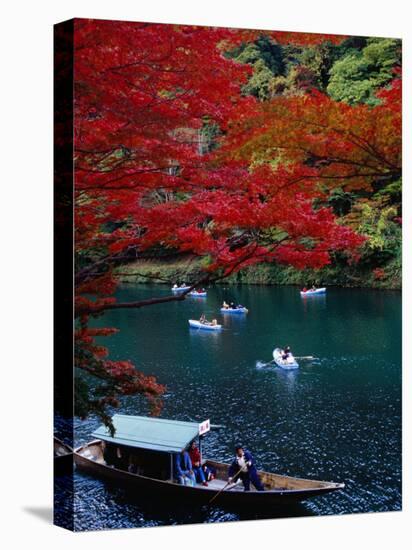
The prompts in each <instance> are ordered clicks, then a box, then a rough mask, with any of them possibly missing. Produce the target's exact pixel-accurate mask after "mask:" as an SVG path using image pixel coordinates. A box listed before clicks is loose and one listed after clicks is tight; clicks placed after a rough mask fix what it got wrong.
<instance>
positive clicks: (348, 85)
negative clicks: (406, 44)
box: [327, 38, 400, 105]
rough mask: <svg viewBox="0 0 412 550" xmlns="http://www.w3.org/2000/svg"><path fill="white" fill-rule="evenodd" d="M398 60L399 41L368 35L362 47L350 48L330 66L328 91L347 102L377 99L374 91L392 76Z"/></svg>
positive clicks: (374, 102) (370, 103) (373, 100)
mask: <svg viewBox="0 0 412 550" xmlns="http://www.w3.org/2000/svg"><path fill="white" fill-rule="evenodd" d="M399 63H400V42H399V41H398V40H395V39H390V38H371V39H368V40H367V45H366V46H365V47H364V48H363V49H362V50H361V51H359V50H357V49H351V50H348V52H347V54H346V55H345V56H344V57H343V58H341V59H338V60H337V61H336V62H335V63H334V65H333V66H332V68H331V69H330V81H329V84H328V86H327V92H328V94H329V95H330V96H331V97H332V98H333V99H335V100H337V101H346V102H347V103H351V104H353V103H367V104H369V105H376V104H378V103H379V100H378V99H377V97H376V95H375V92H376V90H377V89H378V88H380V87H382V86H384V85H385V84H387V83H388V82H389V81H390V80H391V79H392V78H393V68H394V67H395V66H396V65H398V64H399Z"/></svg>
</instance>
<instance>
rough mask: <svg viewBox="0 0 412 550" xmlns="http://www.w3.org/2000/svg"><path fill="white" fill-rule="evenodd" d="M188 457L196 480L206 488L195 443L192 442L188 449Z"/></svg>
mask: <svg viewBox="0 0 412 550" xmlns="http://www.w3.org/2000/svg"><path fill="white" fill-rule="evenodd" d="M189 456H190V460H191V461H192V468H193V471H194V473H195V476H196V480H197V481H198V482H199V480H200V482H201V483H202V485H204V486H205V487H207V485H208V483H207V481H206V479H205V474H204V473H203V470H202V463H201V457H200V451H199V449H198V448H197V447H196V443H195V442H194V441H192V443H191V445H190V447H189Z"/></svg>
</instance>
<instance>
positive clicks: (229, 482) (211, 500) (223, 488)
mask: <svg viewBox="0 0 412 550" xmlns="http://www.w3.org/2000/svg"><path fill="white" fill-rule="evenodd" d="M241 471H242V469H240V470H238V472H237V474H235V475H234V476H233V477H232V481H228V482H227V483H226V485H225V486H224V487H222V489H220V491H219V492H218V493H216V494H215V496H214V497H212V498H211V499H210V500H209V502H208V504H211V503H212V502H213V501H214V500H215V498H217V497H218V496H219V495H220V493H221V492H222V491H224V490H225V489H226V487H227V486H228V485H232V484H233V480H234V479H235V478H236V477H237V476H238V475H239V474H240V472H241Z"/></svg>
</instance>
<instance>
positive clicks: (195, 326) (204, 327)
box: [189, 319, 222, 330]
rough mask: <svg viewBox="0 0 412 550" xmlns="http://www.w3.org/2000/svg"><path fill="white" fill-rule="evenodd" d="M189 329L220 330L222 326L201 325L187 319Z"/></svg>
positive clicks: (198, 322)
mask: <svg viewBox="0 0 412 550" xmlns="http://www.w3.org/2000/svg"><path fill="white" fill-rule="evenodd" d="M189 325H190V328H198V329H202V330H222V325H212V324H211V323H201V322H200V321H196V320H195V319H189Z"/></svg>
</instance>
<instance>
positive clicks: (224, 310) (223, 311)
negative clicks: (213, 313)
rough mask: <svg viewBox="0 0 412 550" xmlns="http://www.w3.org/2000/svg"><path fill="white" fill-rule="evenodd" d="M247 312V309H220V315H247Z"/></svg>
mask: <svg viewBox="0 0 412 550" xmlns="http://www.w3.org/2000/svg"><path fill="white" fill-rule="evenodd" d="M248 311H249V310H248V309H247V307H236V308H233V307H221V308H220V313H247V312H248Z"/></svg>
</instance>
